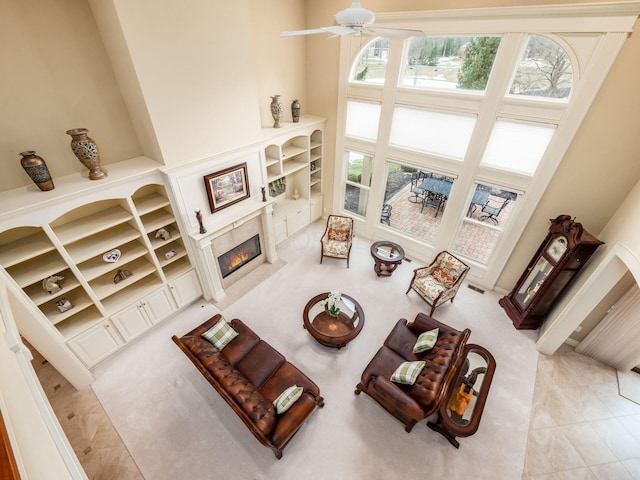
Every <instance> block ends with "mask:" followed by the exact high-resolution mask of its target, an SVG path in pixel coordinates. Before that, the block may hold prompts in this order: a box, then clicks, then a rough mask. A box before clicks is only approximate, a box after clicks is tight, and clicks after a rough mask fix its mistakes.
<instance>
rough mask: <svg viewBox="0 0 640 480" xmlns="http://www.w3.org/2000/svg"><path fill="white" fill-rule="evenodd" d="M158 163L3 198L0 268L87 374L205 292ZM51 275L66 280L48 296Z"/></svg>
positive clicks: (136, 163)
mask: <svg viewBox="0 0 640 480" xmlns="http://www.w3.org/2000/svg"><path fill="white" fill-rule="evenodd" d="M159 166H160V165H159V164H157V163H156V162H153V161H151V160H149V159H146V158H144V157H140V158H137V159H133V160H130V161H126V162H120V163H117V164H113V165H109V177H108V178H107V180H101V181H89V180H88V179H86V178H84V177H83V176H82V175H80V174H76V175H71V176H68V177H62V178H58V179H55V184H56V189H55V190H52V191H51V192H39V191H37V190H34V188H33V187H27V188H21V189H16V190H14V191H9V192H3V196H4V197H5V198H6V199H7V200H8V203H9V204H10V205H11V204H13V205H20V207H19V208H16V209H14V210H9V211H7V212H6V213H5V214H3V215H2V216H0V265H1V266H2V267H3V268H4V269H5V270H6V271H7V273H8V274H9V275H10V276H11V277H12V278H13V280H14V281H15V282H16V284H17V285H18V286H19V287H20V288H21V289H22V290H23V291H24V293H25V294H26V295H27V297H29V299H30V300H31V302H32V304H33V306H34V307H36V308H37V309H38V310H39V312H40V314H38V316H39V318H41V319H42V320H43V321H46V322H49V323H50V324H51V325H53V326H55V328H56V329H57V330H58V332H59V333H60V335H61V337H62V341H64V342H65V343H66V344H67V345H68V346H69V348H70V349H71V350H72V351H73V352H75V353H76V354H77V356H78V357H79V358H80V359H81V360H82V361H83V362H84V363H85V365H86V366H87V367H92V366H94V365H96V364H97V363H98V362H100V361H101V360H103V359H104V358H106V357H107V356H109V355H111V354H112V353H114V352H115V351H117V350H118V349H120V348H121V347H122V346H124V345H126V344H127V343H128V342H129V341H130V340H132V339H133V338H135V337H137V336H138V335H140V334H141V333H143V332H144V331H146V330H147V329H148V328H150V327H152V326H153V325H154V324H156V323H158V322H159V321H161V320H163V319H165V318H167V317H168V316H169V315H171V314H172V313H174V312H176V311H177V310H178V309H180V308H182V307H184V306H185V305H187V304H189V303H191V302H192V301H194V300H195V299H197V298H199V297H200V296H201V295H202V290H201V288H200V284H199V281H198V277H197V275H196V272H195V270H194V268H193V267H192V265H191V262H190V260H189V257H188V255H187V251H186V249H185V246H184V240H183V238H182V234H181V231H180V227H179V224H178V222H177V220H176V218H175V217H174V214H173V209H172V206H171V203H170V201H169V198H168V196H167V193H166V191H165V187H164V186H163V178H162V175H161V174H160V173H159V170H158V167H159ZM29 207H30V208H29ZM25 212H28V214H25ZM159 229H165V230H166V231H167V232H168V233H169V238H166V239H163V238H161V237H160V236H159V235H156V233H157V232H158V230H159ZM113 250H118V251H120V257H119V258H118V259H117V261H114V262H107V261H105V259H104V258H103V255H104V254H105V253H107V252H111V251H113ZM119 272H125V274H124V275H119V278H120V279H119V280H118V279H116V276H117V275H118V273H119ZM127 274H129V275H127ZM51 275H57V276H61V277H64V280H62V281H61V282H60V286H61V289H60V290H59V291H55V292H52V293H49V292H47V291H45V290H44V288H43V280H44V279H46V278H47V277H49V276H51ZM62 302H68V303H69V304H71V305H72V307H71V308H69V309H67V310H65V309H64V308H62V309H61V308H59V304H61V303H62Z"/></svg>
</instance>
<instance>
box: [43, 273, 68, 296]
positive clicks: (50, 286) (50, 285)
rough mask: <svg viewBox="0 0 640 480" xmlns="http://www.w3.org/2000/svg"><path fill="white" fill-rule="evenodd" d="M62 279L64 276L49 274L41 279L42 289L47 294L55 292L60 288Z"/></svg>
mask: <svg viewBox="0 0 640 480" xmlns="http://www.w3.org/2000/svg"><path fill="white" fill-rule="evenodd" d="M63 280H64V277H63V276H62V275H51V276H49V277H47V278H45V279H44V280H42V289H43V290H44V291H45V292H49V295H52V294H54V293H57V292H59V291H60V290H62V281H63Z"/></svg>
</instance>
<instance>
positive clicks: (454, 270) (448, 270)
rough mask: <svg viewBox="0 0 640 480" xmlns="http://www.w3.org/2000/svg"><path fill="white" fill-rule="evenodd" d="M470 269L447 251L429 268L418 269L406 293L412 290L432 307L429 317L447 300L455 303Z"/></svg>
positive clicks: (438, 256)
mask: <svg viewBox="0 0 640 480" xmlns="http://www.w3.org/2000/svg"><path fill="white" fill-rule="evenodd" d="M468 271H469V267H468V266H467V265H466V264H465V263H463V262H462V261H460V260H459V259H458V258H456V257H454V256H453V255H452V254H450V253H449V252H447V251H446V250H444V251H442V252H440V253H439V254H438V255H437V256H436V258H435V259H434V260H433V262H431V265H429V266H428V267H422V268H416V269H415V270H414V271H413V278H412V279H411V283H410V284H409V288H408V289H407V292H406V293H409V292H410V291H411V289H414V290H415V291H416V292H418V295H420V296H421V297H422V299H423V300H424V301H425V302H427V303H428V304H429V305H431V312H430V313H429V316H433V312H434V310H435V309H436V307H438V306H440V305H442V304H443V303H444V302H446V301H447V300H451V301H452V302H453V299H454V297H455V296H456V293H458V289H459V288H460V285H461V284H462V280H463V279H464V277H465V275H466V274H467V272H468Z"/></svg>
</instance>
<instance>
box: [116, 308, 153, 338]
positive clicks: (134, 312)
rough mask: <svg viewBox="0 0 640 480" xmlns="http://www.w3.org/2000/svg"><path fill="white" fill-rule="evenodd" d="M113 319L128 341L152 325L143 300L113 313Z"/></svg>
mask: <svg viewBox="0 0 640 480" xmlns="http://www.w3.org/2000/svg"><path fill="white" fill-rule="evenodd" d="M111 320H113V323H114V324H115V326H116V327H117V328H118V331H119V332H120V333H121V334H122V336H123V337H124V339H125V340H126V341H127V342H128V341H129V340H131V339H133V338H135V337H137V336H138V335H140V334H141V333H143V332H145V331H146V330H148V329H149V328H151V325H152V324H151V320H149V317H148V316H147V315H146V313H145V311H144V306H143V304H142V303H141V302H140V303H136V304H134V305H131V306H130V307H127V308H125V309H124V310H122V311H120V312H118V313H116V314H115V315H111Z"/></svg>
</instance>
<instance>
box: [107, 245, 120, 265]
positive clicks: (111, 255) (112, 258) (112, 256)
mask: <svg viewBox="0 0 640 480" xmlns="http://www.w3.org/2000/svg"><path fill="white" fill-rule="evenodd" d="M120 255H121V253H120V250H118V249H117V248H114V249H113V250H111V251H109V252H107V253H105V254H104V255H102V259H103V260H104V261H105V262H108V263H115V262H117V261H118V260H119V259H120Z"/></svg>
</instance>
